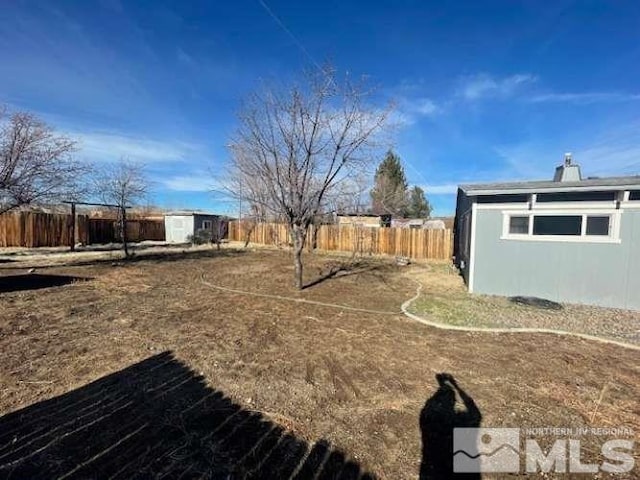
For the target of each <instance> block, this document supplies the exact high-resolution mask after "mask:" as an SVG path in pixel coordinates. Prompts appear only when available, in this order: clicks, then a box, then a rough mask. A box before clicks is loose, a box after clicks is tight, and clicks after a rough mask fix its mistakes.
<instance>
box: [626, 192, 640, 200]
mask: <svg viewBox="0 0 640 480" xmlns="http://www.w3.org/2000/svg"><path fill="white" fill-rule="evenodd" d="M629 200H640V190H631V191H630V192H629Z"/></svg>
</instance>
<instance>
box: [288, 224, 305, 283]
mask: <svg viewBox="0 0 640 480" xmlns="http://www.w3.org/2000/svg"><path fill="white" fill-rule="evenodd" d="M292 236H293V266H294V274H293V280H294V285H295V287H296V288H297V289H298V290H302V287H303V286H304V285H303V283H302V250H303V248H304V240H305V238H306V236H307V229H306V228H304V227H303V226H302V225H294V226H293V228H292Z"/></svg>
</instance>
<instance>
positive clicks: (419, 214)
mask: <svg viewBox="0 0 640 480" xmlns="http://www.w3.org/2000/svg"><path fill="white" fill-rule="evenodd" d="M429 215H431V205H430V204H429V200H427V197H426V196H425V194H424V190H422V189H421V188H420V187H419V186H417V185H415V186H414V187H413V188H412V189H411V191H410V192H409V207H408V208H407V217H409V218H429Z"/></svg>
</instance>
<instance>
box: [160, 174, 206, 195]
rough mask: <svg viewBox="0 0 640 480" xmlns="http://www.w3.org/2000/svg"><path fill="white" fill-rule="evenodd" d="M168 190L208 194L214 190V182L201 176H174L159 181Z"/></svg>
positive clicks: (204, 175)
mask: <svg viewBox="0 0 640 480" xmlns="http://www.w3.org/2000/svg"><path fill="white" fill-rule="evenodd" d="M161 183H162V184H163V185H164V186H165V187H166V188H168V189H169V190H175V191H178V192H210V191H211V190H212V189H213V188H214V181H213V179H211V178H207V175H206V174H202V175H176V176H173V177H170V178H166V179H163V180H161Z"/></svg>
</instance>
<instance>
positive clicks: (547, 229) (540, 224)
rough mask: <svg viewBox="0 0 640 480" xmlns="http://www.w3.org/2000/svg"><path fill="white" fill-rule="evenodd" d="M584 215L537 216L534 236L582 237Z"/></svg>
mask: <svg viewBox="0 0 640 480" xmlns="http://www.w3.org/2000/svg"><path fill="white" fill-rule="evenodd" d="M581 232H582V215H536V216H534V217H533V234H534V235H578V236H579V235H580V234H581Z"/></svg>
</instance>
